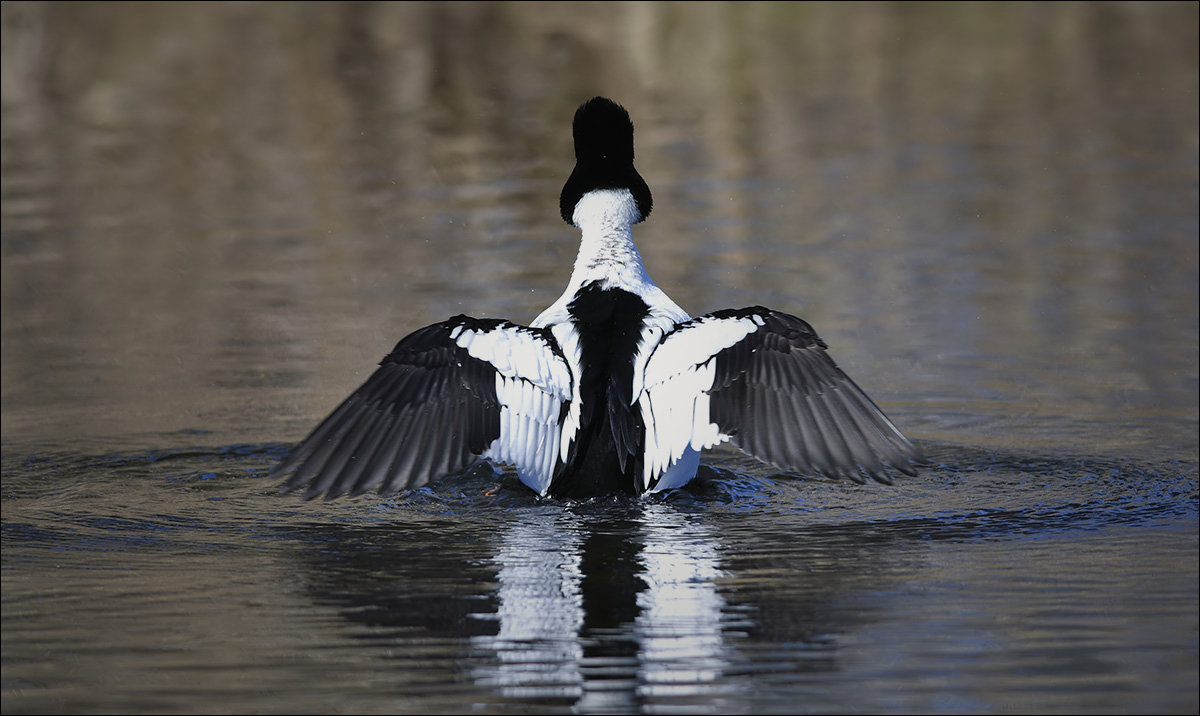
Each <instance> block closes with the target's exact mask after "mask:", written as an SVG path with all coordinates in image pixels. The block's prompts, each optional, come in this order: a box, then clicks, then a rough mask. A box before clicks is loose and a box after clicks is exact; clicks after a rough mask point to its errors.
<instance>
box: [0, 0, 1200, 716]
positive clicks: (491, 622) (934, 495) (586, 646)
mask: <svg viewBox="0 0 1200 716" xmlns="http://www.w3.org/2000/svg"><path fill="white" fill-rule="evenodd" d="M1198 7H1200V5H1198V4H1197V3H1196V2H1173V3H1163V2H1104V3H1055V2H1038V3H1021V2H960V3H878V2H855V3H845V2H841V3H774V2H772V3H760V2H703V3H690V2H689V3H658V2H648V3H643V2H629V3H510V2H453V3H450V2H446V3H441V2H435V3H426V2H405V3H361V2H219V3H218V2H196V3H193V2H103V3H99V2H97V3H72V2H52V3H50V2H47V3H42V2H11V1H9V0H6V1H5V2H4V3H2V4H0V38H2V41H3V43H2V49H0V60H2V62H0V80H2V83H0V102H2V104H0V109H2V123H0V129H2V137H0V199H2V203H0V313H2V321H0V339H2V349H0V359H2V361H0V373H2V380H0V397H2V413H0V417H2V421H3V454H2V467H3V481H2V483H0V484H2V488H3V495H2V500H0V506H2V507H3V525H2V527H3V530H2V532H0V535H2V537H3V558H2V560H0V566H2V574H3V604H4V609H3V619H2V624H3V643H4V650H3V675H2V677H0V694H2V695H3V698H4V704H3V711H4V712H6V713H7V712H10V711H12V712H17V711H29V712H89V713H95V712H113V713H132V712H155V713H159V712H233V713H243V712H281V713H295V712H302V711H314V710H317V711H329V712H336V711H343V712H349V713H371V712H386V713H398V712H410V713H415V714H427V713H443V712H445V713H460V712H489V713H496V712H505V711H508V712H518V713H530V712H543V713H549V712H568V711H569V712H575V713H584V712H601V713H617V712H619V713H629V712H636V711H649V712H658V713H661V712H665V711H669V712H672V713H738V712H752V713H772V712H773V713H794V712H796V711H797V710H799V709H803V710H806V711H822V712H834V713H879V712H897V711H911V712H920V713H926V712H929V713H934V712H942V713H964V712H988V713H992V712H1001V711H1014V712H1021V713H1025V712H1029V713H1067V714H1074V713H1079V712H1085V713H1133V712H1145V713H1164V712H1165V713H1195V712H1196V710H1197V690H1196V685H1197V664H1198V663H1200V658H1198V654H1197V619H1198V617H1197V603H1198V596H1197V577H1196V571H1197V568H1198V562H1197V549H1198V547H1197V540H1198V536H1197V527H1196V526H1197V509H1198V507H1197V505H1198V498H1197V494H1198V493H1197V463H1198V458H1197V449H1198V447H1197V446H1198V440H1200V438H1198V435H1200V430H1198V407H1197V402H1198V371H1200V368H1198V348H1197V341H1198V309H1197V302H1198V284H1200V280H1198V264H1200V260H1198V258H1197V244H1198V241H1200V220H1198V208H1197V207H1198V200H1200V198H1198V192H1200V188H1198V187H1200V138H1198V116H1197V114H1198V109H1197V107H1198V99H1200V98H1198V90H1197V84H1198V74H1200V72H1198V51H1197V45H1198V42H1197V32H1198V29H1197V28H1198V24H1200V23H1198ZM594 95H606V96H608V97H611V98H613V99H614V100H616V101H618V102H620V103H621V104H623V105H624V106H625V107H626V108H627V109H628V110H629V111H630V113H631V115H632V117H633V121H634V123H635V126H636V134H635V139H636V152H637V166H638V168H639V170H640V172H641V174H642V175H643V176H644V177H645V179H646V180H647V182H648V183H649V185H650V187H651V189H652V190H653V192H654V211H653V213H652V214H651V215H650V217H649V219H648V220H647V221H646V222H645V223H643V224H639V225H638V226H637V227H636V230H635V239H636V240H637V241H638V244H639V247H640V249H641V251H642V254H643V257H644V259H645V262H646V265H647V268H648V270H649V272H650V274H651V275H652V276H653V277H654V279H655V280H656V282H657V283H658V284H659V285H660V286H661V287H662V288H663V289H664V290H665V291H666V292H667V293H668V294H669V295H671V296H672V297H673V298H674V299H675V300H676V301H678V302H679V303H680V305H682V306H683V307H684V308H685V309H687V310H689V311H691V312H692V313H693V314H699V313H704V312H708V311H711V310H715V309H719V308H727V307H739V306H749V305H755V304H761V305H766V306H770V307H772V308H776V309H779V310H783V311H787V312H791V313H795V314H797V315H800V316H802V317H803V318H805V319H807V320H808V321H809V322H810V323H812V324H813V325H814V326H815V328H816V329H817V330H818V331H819V332H820V334H821V336H822V337H823V338H824V339H825V340H826V342H827V343H828V344H829V346H830V350H831V353H832V355H833V356H834V358H835V359H836V360H837V361H838V363H839V364H840V365H841V366H842V367H843V368H844V369H845V370H846V371H847V373H849V375H850V376H852V377H853V378H854V379H855V380H856V381H857V382H858V383H859V384H860V385H861V386H862V387H863V388H864V389H865V390H866V392H867V393H868V394H870V395H871V396H872V397H873V398H874V399H875V400H876V401H877V402H878V403H879V404H880V405H881V406H882V407H883V408H884V410H885V411H886V412H887V413H888V414H889V415H890V416H891V417H892V418H893V419H894V420H895V422H896V423H897V424H898V425H899V426H900V427H901V429H902V430H904V432H906V433H907V434H908V435H909V436H910V437H912V438H914V439H915V440H916V442H917V443H918V444H919V445H920V446H921V447H922V448H923V449H925V450H926V452H927V453H928V454H929V455H930V456H931V458H932V459H933V461H932V464H931V465H930V466H929V467H928V468H927V469H925V470H923V471H922V473H921V474H920V475H919V476H917V477H912V478H907V479H904V480H899V481H898V482H897V485H896V486H895V487H892V488H886V487H883V486H880V485H873V486H861V487H860V486H855V485H851V484H848V483H833V482H831V481H826V480H817V479H812V478H805V477H803V476H796V475H788V476H780V475H778V474H777V471H776V470H774V469H773V468H771V467H770V466H766V465H762V464H758V463H755V462H753V461H750V460H748V459H745V458H742V457H740V456H739V455H738V454H736V453H735V452H733V451H715V452H713V453H711V454H710V455H709V456H708V457H707V458H706V465H708V466H709V467H708V468H706V470H705V471H704V472H703V473H702V479H700V480H697V481H696V483H695V484H694V485H693V488H694V489H688V490H681V491H677V492H675V493H672V494H671V495H667V496H664V497H663V498H662V499H661V500H658V501H655V500H651V499H646V500H629V501H625V502H621V501H619V500H617V501H604V500H601V501H598V502H597V503H596V504H584V505H576V504H572V503H569V502H564V501H553V500H550V501H542V500H538V499H536V498H535V497H533V496H532V495H531V494H530V493H529V492H528V491H525V490H522V489H520V486H519V485H516V484H515V481H514V480H512V479H511V476H509V477H505V475H504V474H501V473H493V472H491V471H490V470H486V469H484V470H474V471H470V472H468V473H467V474H464V475H460V476H457V477H455V478H452V479H448V480H444V481H442V482H441V483H439V484H437V485H435V486H432V487H429V488H423V489H421V490H416V491H413V492H411V493H406V494H404V495H400V496H396V497H394V498H390V499H380V498H378V497H377V496H373V495H372V496H364V497H362V498H358V499H354V500H341V501H336V502H331V503H320V502H307V503H306V502H302V501H300V500H299V499H298V498H294V497H293V496H286V497H280V496H278V495H277V494H275V490H274V485H273V484H271V481H269V480H267V479H265V477H266V474H267V470H268V469H269V467H270V466H271V465H272V464H273V463H274V462H275V461H277V460H278V459H280V458H281V457H282V456H283V455H284V454H285V453H286V450H287V448H288V447H289V446H290V445H291V444H293V443H294V442H295V441H297V440H299V439H300V438H302V437H303V436H304V435H305V434H306V433H307V432H308V431H309V430H310V429H311V428H312V427H314V426H315V425H316V423H317V421H319V420H320V419H321V418H322V417H324V416H325V415H326V414H327V412H328V411H329V410H330V409H332V408H333V407H334V405H336V404H337V403H338V402H339V401H340V400H341V399H342V398H344V397H345V396H346V395H347V394H349V392H350V391H351V390H353V389H354V388H355V387H357V386H358V385H359V384H360V383H361V382H362V381H363V380H364V379H365V378H366V377H367V375H368V374H369V373H370V372H371V371H372V370H373V368H374V366H375V364H376V362H377V361H378V360H379V359H380V358H381V357H382V356H384V355H385V354H386V353H387V352H388V351H389V350H390V349H391V347H392V346H393V345H394V344H395V342H396V341H397V340H398V339H399V338H401V337H402V336H404V335H406V334H408V333H410V332H411V331H413V330H415V329H417V328H419V327H422V326H424V325H427V324H429V323H432V322H435V321H439V320H442V319H444V318H447V317H449V316H451V315H454V314H458V313H467V314H471V315H475V316H480V317H488V316H491V317H506V318H509V319H511V320H514V321H519V322H527V321H529V320H531V319H532V318H533V317H534V316H536V315H537V314H538V313H539V312H540V311H541V310H542V309H543V308H544V307H545V306H547V305H549V304H550V303H552V302H553V301H554V300H555V299H556V298H557V297H558V296H559V294H560V292H561V291H562V290H563V287H564V286H565V284H566V281H567V278H568V276H569V274H570V269H571V264H572V261H573V259H574V257H575V252H576V248H577V241H578V235H577V232H576V230H575V229H574V228H573V227H570V226H568V225H566V224H565V223H563V221H562V220H561V218H560V217H559V210H558V194H559V190H560V188H561V186H562V183H563V182H564V181H565V179H566V178H567V176H568V175H569V173H570V171H571V168H572V166H573V154H572V146H571V132H570V122H571V118H572V115H573V113H574V111H575V108H576V107H577V106H578V105H579V104H580V103H581V102H583V101H585V100H587V99H589V98H590V97H592V96H594ZM864 684H870V685H871V688H869V689H864V688H863V685H864Z"/></svg>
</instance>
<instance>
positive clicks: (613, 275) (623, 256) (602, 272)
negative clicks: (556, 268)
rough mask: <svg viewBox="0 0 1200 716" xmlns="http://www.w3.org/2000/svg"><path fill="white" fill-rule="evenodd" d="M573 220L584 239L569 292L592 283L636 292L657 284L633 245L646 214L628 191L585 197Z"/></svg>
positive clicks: (600, 193) (577, 205)
mask: <svg viewBox="0 0 1200 716" xmlns="http://www.w3.org/2000/svg"><path fill="white" fill-rule="evenodd" d="M571 218H572V220H573V221H574V222H575V226H577V227H579V230H580V231H581V232H583V236H582V237H581V238H580V241H579V255H578V256H577V257H576V258H575V268H574V270H573V271H572V272H571V281H570V283H569V284H568V286H567V292H568V293H571V294H574V293H575V291H577V290H578V289H579V287H580V286H583V285H584V284H585V283H588V282H591V281H601V282H603V283H605V284H607V285H609V286H612V287H615V288H625V289H629V290H633V291H636V290H637V289H638V288H640V287H642V286H645V285H647V284H651V285H652V284H653V282H652V281H651V280H650V276H649V275H648V274H647V273H646V268H645V267H644V266H643V265H642V256H641V254H639V253H638V250H637V246H635V245H634V243H633V225H634V224H635V223H636V222H638V221H640V220H641V218H642V215H641V213H640V212H639V211H638V207H637V201H635V200H634V198H633V194H631V193H630V192H629V190H628V189H598V190H595V191H590V192H588V193H587V194H584V195H583V198H582V199H580V200H579V203H578V204H576V205H575V214H574V215H573V216H572V217H571Z"/></svg>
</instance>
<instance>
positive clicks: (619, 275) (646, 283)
mask: <svg viewBox="0 0 1200 716" xmlns="http://www.w3.org/2000/svg"><path fill="white" fill-rule="evenodd" d="M571 218H572V220H573V221H574V222H575V226H577V227H579V230H580V231H581V232H583V236H582V237H581V238H580V241H579V255H578V256H577V257H576V258H575V268H574V269H573V270H572V271H571V280H570V281H569V282H568V283H567V288H566V290H565V291H563V294H562V296H560V297H559V298H558V300H557V301H555V302H554V304H553V305H551V306H550V307H549V308H547V309H546V310H545V311H543V312H542V315H540V316H538V317H537V319H536V320H534V322H533V323H532V324H531V325H533V326H534V327H540V326H546V325H551V324H555V323H559V322H562V321H565V320H567V306H568V305H569V304H570V303H571V301H572V300H573V299H574V298H575V294H576V292H578V291H579V289H580V288H582V287H583V286H584V285H585V284H588V283H591V282H599V283H600V284H601V285H602V286H603V287H604V288H622V289H625V290H626V291H629V292H631V293H634V294H637V295H638V296H641V297H642V299H643V300H644V301H646V304H647V305H648V306H650V307H651V311H652V312H653V313H658V312H661V313H663V314H664V315H666V316H669V317H670V318H671V319H672V320H674V321H681V320H686V319H687V313H685V312H684V311H683V309H682V308H680V307H679V306H677V305H676V304H675V302H674V301H672V300H671V299H670V298H668V297H667V295H666V294H665V293H663V292H662V290H661V289H659V287H658V286H656V285H654V281H652V280H650V274H648V273H646V267H645V266H643V265H642V255H641V254H639V253H638V250H637V246H635V245H634V243H633V225H634V224H635V223H637V222H638V221H640V220H641V218H642V215H641V212H639V211H638V207H637V201H636V200H635V199H634V198H633V194H632V193H630V191H629V190H628V189H597V190H594V191H590V192H588V193H587V194H584V195H583V198H582V199H580V200H579V203H577V204H576V205H575V213H574V215H573V216H572V217H571Z"/></svg>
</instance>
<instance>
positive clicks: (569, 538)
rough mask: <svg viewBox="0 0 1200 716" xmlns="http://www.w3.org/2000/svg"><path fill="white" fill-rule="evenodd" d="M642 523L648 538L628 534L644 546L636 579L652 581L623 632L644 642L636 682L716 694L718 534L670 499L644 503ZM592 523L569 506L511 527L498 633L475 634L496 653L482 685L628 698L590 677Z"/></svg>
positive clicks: (484, 668) (512, 693)
mask: <svg viewBox="0 0 1200 716" xmlns="http://www.w3.org/2000/svg"><path fill="white" fill-rule="evenodd" d="M638 521H639V523H640V524H639V525H638V528H637V532H638V533H640V535H639V534H632V532H633V531H632V530H631V534H630V535H629V537H630V539H637V538H638V537H639V536H640V538H641V541H642V542H643V545H644V546H643V548H642V551H641V552H640V554H639V555H638V559H637V569H638V574H637V576H638V577H639V578H640V579H641V581H642V582H643V583H645V585H646V587H645V589H643V590H642V591H641V592H640V593H639V594H637V595H636V600H637V601H636V603H637V616H636V617H635V618H634V621H633V623H632V624H627V625H625V627H626V628H627V629H628V636H627V637H625V638H627V639H628V640H629V641H631V642H633V643H636V644H637V645H638V655H637V664H638V666H637V667H636V668H637V673H636V684H633V683H630V688H636V694H637V696H636V698H639V699H640V698H646V697H651V698H655V697H657V698H663V697H668V698H669V697H679V696H695V695H709V696H711V695H713V694H712V691H714V690H717V689H718V687H717V686H716V685H715V684H716V682H720V681H721V679H722V676H723V674H724V671H725V668H726V666H727V665H728V659H727V654H726V647H725V644H724V640H723V635H722V614H723V609H724V606H725V602H724V600H723V599H722V597H721V595H720V594H718V593H717V590H716V581H717V579H718V578H720V577H721V576H723V572H722V571H721V569H720V567H719V564H720V563H719V559H718V550H717V546H716V543H715V540H713V539H712V537H711V534H710V532H709V530H708V529H707V527H706V526H705V525H703V524H700V523H698V521H696V520H689V519H688V518H687V517H686V516H684V515H681V514H680V513H678V512H677V511H676V510H674V509H673V508H671V507H669V506H666V505H645V506H643V508H642V510H641V513H640V515H638ZM594 526H597V525H593V524H592V523H591V522H590V521H589V520H586V519H583V518H580V517H579V516H577V515H573V514H570V513H566V512H563V513H558V514H549V513H541V514H537V515H530V516H528V517H525V518H523V519H520V520H516V521H514V522H510V523H508V524H507V525H506V526H505V530H506V531H505V533H504V535H503V537H502V539H501V547H500V549H499V551H498V552H497V554H496V556H495V560H496V562H498V563H499V564H500V569H499V573H498V582H499V587H498V589H499V593H498V607H497V612H496V615H495V618H496V619H498V620H499V622H500V624H499V633H498V634H497V635H496V636H487V637H475V638H474V640H473V642H474V645H475V646H476V648H478V649H479V650H480V651H482V652H485V653H487V654H488V655H489V656H491V659H489V660H488V661H489V662H490V663H486V664H483V665H480V666H478V667H476V668H475V669H473V676H474V678H475V681H476V683H479V684H485V685H489V686H492V687H496V688H499V690H500V693H501V694H503V695H504V696H506V697H516V698H531V697H543V698H546V697H558V698H563V697H566V698H578V699H579V701H578V702H577V705H576V706H577V708H584V707H587V706H588V705H589V704H591V705H592V706H602V705H603V704H616V703H625V702H622V701H621V700H620V698H619V697H617V694H615V693H612V692H611V688H612V685H613V682H611V681H606V682H598V683H597V684H595V685H594V686H595V687H596V688H597V690H596V691H595V693H593V689H591V688H589V684H588V683H586V682H587V678H586V676H585V675H586V673H587V667H588V664H587V663H586V661H587V660H586V658H585V654H584V640H585V639H595V638H597V635H594V634H588V633H587V632H586V629H585V627H584V624H585V614H584V611H583V594H582V581H583V578H584V576H585V575H584V574H583V573H582V569H581V565H582V564H583V554H582V550H583V547H584V542H585V539H586V537H587V533H588V529H589V528H590V527H594ZM593 576H594V575H593ZM607 581H608V580H604V583H607ZM621 583H627V582H626V581H625V580H622V581H621ZM630 596H632V595H630ZM600 638H613V635H611V634H609V635H604V636H601V637H600ZM630 676H631V677H633V676H634V674H633V673H632V670H631V673H630ZM630 695H633V694H630ZM614 697H616V698H614ZM585 710H586V708H585Z"/></svg>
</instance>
